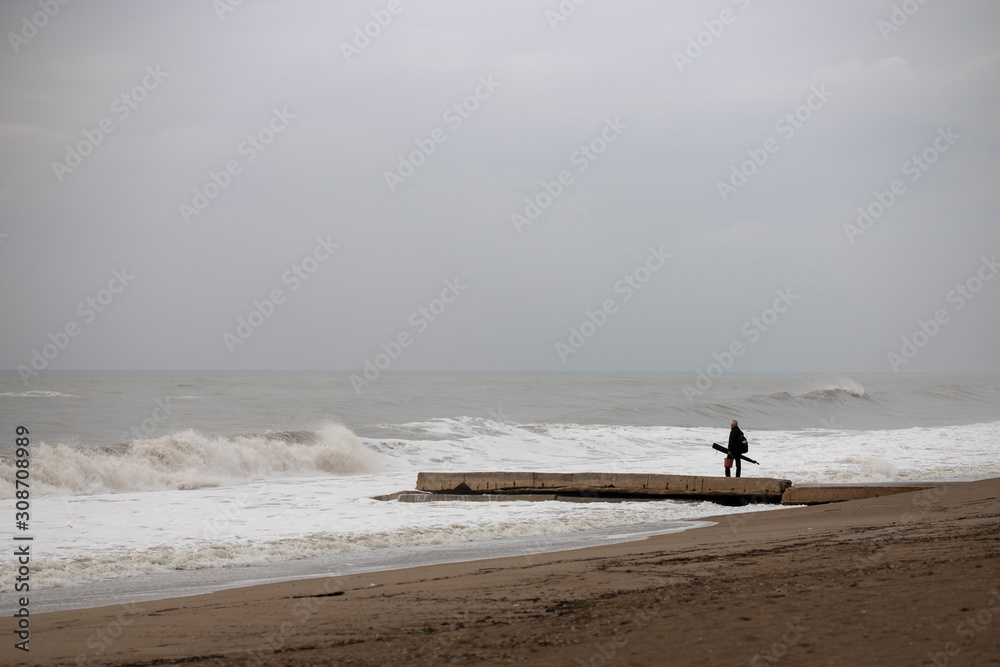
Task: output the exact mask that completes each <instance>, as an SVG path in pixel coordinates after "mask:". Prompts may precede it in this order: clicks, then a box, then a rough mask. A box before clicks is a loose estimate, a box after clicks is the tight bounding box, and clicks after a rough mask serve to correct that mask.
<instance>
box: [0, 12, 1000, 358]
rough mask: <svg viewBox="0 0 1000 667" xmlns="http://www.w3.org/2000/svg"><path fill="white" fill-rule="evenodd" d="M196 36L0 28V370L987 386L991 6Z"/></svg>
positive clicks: (630, 15)
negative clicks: (820, 377) (434, 373)
mask: <svg viewBox="0 0 1000 667" xmlns="http://www.w3.org/2000/svg"><path fill="white" fill-rule="evenodd" d="M231 4H233V2H230V3H227V0H218V1H217V2H215V3H214V4H213V2H212V1H211V0H188V1H182V2H169V3H168V2H125V1H120V2H69V3H68V4H66V5H62V4H59V2H57V0H42V1H39V0H35V1H34V2H29V1H27V0H17V1H12V2H4V3H3V5H2V9H0V28H2V31H3V33H4V40H3V44H2V45H0V52H2V54H3V55H2V58H0V81H2V88H0V155H2V157H0V319H2V322H3V331H2V338H0V367H2V368H8V369H14V368H17V367H18V366H22V367H24V368H30V367H31V366H32V364H33V363H34V365H35V367H36V368H37V367H43V366H44V367H45V368H47V369H94V368H106V369H316V370H327V369H331V370H336V369H342V370H355V369H361V368H363V367H364V366H365V363H366V360H367V361H369V362H371V363H372V364H375V363H376V362H378V363H379V364H380V365H381V366H383V367H387V368H389V369H390V370H479V369H482V370H570V371H580V370H665V371H685V372H695V371H697V370H698V369H707V368H708V367H709V365H710V364H711V363H713V362H715V360H716V359H719V361H718V362H717V363H723V364H725V363H729V359H728V358H727V355H728V354H730V353H731V352H730V351H733V352H739V354H738V355H736V356H734V357H733V358H732V360H731V364H730V365H731V367H732V370H735V371H831V372H850V371H853V372H856V371H876V372H891V371H893V370H899V371H901V372H905V371H952V370H953V371H994V372H995V371H1000V348H998V346H997V332H998V331H1000V307H998V306H1000V279H997V280H992V278H993V277H994V274H995V273H996V272H997V271H998V268H997V267H995V266H994V265H993V264H992V258H994V257H996V256H997V255H998V254H1000V231H998V230H1000V227H998V224H997V222H998V211H1000V199H998V195H997V191H998V176H1000V168H998V158H1000V141H998V139H1000V131H998V124H997V121H996V118H997V110H998V108H1000V3H997V2H995V0H982V1H972V0H960V1H951V2H927V3H925V4H919V3H917V2H916V0H908V1H907V2H902V3H898V2H897V4H896V5H895V7H896V8H895V9H894V5H893V3H892V2H890V1H889V0H878V1H875V2H872V1H870V0H863V1H862V0H850V1H844V0H837V1H836V2H834V1H832V0H829V1H826V2H809V3H803V2H793V1H791V0H784V1H781V0H759V1H757V0H754V1H752V2H750V1H747V0H737V1H730V0H714V1H712V2H654V1H653V0H648V1H638V0H633V1H620V0H616V1H615V2H610V1H608V0H590V1H589V2H584V3H583V4H581V5H579V6H577V5H575V4H574V3H573V2H571V0H564V1H563V2H562V3H561V4H560V3H559V2H558V1H557V0H548V1H527V0H513V1H511V0H504V1H503V2H499V1H497V2H445V1H431V0H427V1H418V2H410V1H407V0H399V2H389V1H388V0H385V1H383V0H377V1H375V0H373V1H365V2H353V1H352V2H347V1H339V0H338V1H336V2H333V1H329V2H319V1H310V0H301V1H291V2H288V1H284V2H265V1H264V0H244V1H243V2H242V3H241V4H239V5H235V6H231ZM560 7H562V10H560ZM571 10H572V11H571ZM907 11H909V12H910V13H909V14H908V13H906V12H907ZM46 12H47V13H46ZM366 32H367V33H368V34H366ZM456 105H457V106H456ZM914 158H916V160H914ZM560 179H561V180H560ZM894 182H895V183H894ZM894 188H895V192H893V189H894ZM880 199H881V200H882V202H881V203H879V200H880ZM535 206H537V207H538V208H537V209H536V208H534V207H535ZM859 208H861V209H862V210H867V211H869V215H871V217H870V218H862V219H861V221H860V223H859ZM984 258H985V260H986V261H985V262H984ZM296 267H298V268H297V269H296ZM303 276H305V278H303ZM626 277H628V280H626ZM629 281H631V282H632V283H633V285H634V286H633V285H630V284H629ZM959 286H961V290H959V289H958V288H959ZM276 290H278V291H280V293H278V294H277V296H278V299H277V301H272V297H273V296H275V295H276V294H275V291H276ZM977 290H978V291H977ZM963 292H964V295H963ZM88 299H89V300H92V301H90V302H88ZM255 302H256V303H255ZM421 309H424V312H421ZM588 312H589V315H588ZM255 313H256V314H255ZM241 318H242V320H243V321H242V322H241ZM753 318H757V320H756V321H755V320H754V319H753ZM920 322H923V323H924V324H923V326H921V324H920ZM588 323H589V324H588ZM255 325H257V326H255ZM574 331H575V332H576V333H574ZM904 337H905V338H906V339H907V341H908V342H906V341H904V340H903V338H904ZM393 341H396V343H395V344H393ZM401 343H402V344H401ZM383 344H384V345H383ZM908 344H909V345H912V347H908ZM396 345H399V347H398V348H397V347H396ZM46 346H47V347H46ZM379 354H383V355H385V356H383V357H381V358H378V355H379ZM893 355H895V361H894V356H893ZM33 359H34V361H33Z"/></svg>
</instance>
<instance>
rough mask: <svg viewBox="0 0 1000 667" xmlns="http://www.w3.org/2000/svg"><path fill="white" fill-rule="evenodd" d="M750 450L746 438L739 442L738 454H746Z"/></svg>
mask: <svg viewBox="0 0 1000 667" xmlns="http://www.w3.org/2000/svg"><path fill="white" fill-rule="evenodd" d="M749 451H750V443H748V442H747V439H746V438H743V441H742V442H741V443H740V454H746V453H747V452H749Z"/></svg>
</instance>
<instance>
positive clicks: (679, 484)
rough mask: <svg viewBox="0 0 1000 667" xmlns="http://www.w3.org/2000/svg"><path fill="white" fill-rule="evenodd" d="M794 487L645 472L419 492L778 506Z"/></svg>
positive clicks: (429, 485) (512, 479)
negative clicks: (741, 501)
mask: <svg viewBox="0 0 1000 667" xmlns="http://www.w3.org/2000/svg"><path fill="white" fill-rule="evenodd" d="M791 485H792V483H791V482H790V481H789V480H787V479H771V478H767V477H703V476H697V475H657V474H653V475H650V474H646V473H598V472H580V473H558V472H466V473H454V472H444V473H437V472H422V473H419V474H418V475H417V489H419V490H421V491H430V492H433V493H442V492H444V493H448V492H451V493H457V494H460V495H461V494H474V493H497V494H538V493H555V494H557V495H575V496H592V497H597V496H613V497H630V496H632V497H658V498H713V499H714V498H720V499H721V498H733V499H745V500H747V501H748V502H753V501H759V502H777V501H778V500H779V499H780V498H781V497H782V494H783V493H784V492H785V490H786V489H788V488H789V487H790V486H791Z"/></svg>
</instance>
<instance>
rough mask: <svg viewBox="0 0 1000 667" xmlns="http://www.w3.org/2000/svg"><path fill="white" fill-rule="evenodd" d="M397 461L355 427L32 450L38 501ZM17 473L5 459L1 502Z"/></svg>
mask: <svg viewBox="0 0 1000 667" xmlns="http://www.w3.org/2000/svg"><path fill="white" fill-rule="evenodd" d="M392 464H393V461H392V460H391V459H388V458H386V457H384V456H382V455H380V454H378V453H376V452H373V451H371V450H369V449H367V448H366V447H364V446H363V445H362V444H361V443H359V442H358V439H357V438H356V437H355V435H354V433H352V432H351V431H350V430H349V429H347V428H345V427H343V426H329V427H328V428H325V429H323V430H322V431H318V432H311V431H300V432H280V433H269V434H249V435H235V436H208V435H203V434H201V433H198V432H196V431H191V430H188V431H181V432H179V433H173V434H171V435H165V436H161V437H158V438H151V439H148V440H136V441H135V442H131V443H126V444H123V445H118V446H114V447H78V446H72V445H63V444H59V445H47V444H44V443H41V444H37V445H33V446H32V449H31V489H32V493H33V495H38V496H45V495H93V494H101V493H122V492H132V491H163V490H170V489H175V490H184V489H199V488H204V487H212V486H220V485H231V484H240V483H245V482H249V481H253V480H259V479H277V478H283V477H296V476H299V477H303V476H312V475H317V474H323V473H327V474H331V475H352V474H358V473H364V472H373V471H377V470H384V469H388V468H389V467H391V465H392ZM14 472H15V468H14V466H13V462H12V460H11V459H10V457H9V456H7V457H5V458H4V459H0V498H13V497H14V488H13V480H14Z"/></svg>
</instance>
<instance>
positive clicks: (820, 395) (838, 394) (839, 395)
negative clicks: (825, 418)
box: [799, 387, 868, 401]
mask: <svg viewBox="0 0 1000 667" xmlns="http://www.w3.org/2000/svg"><path fill="white" fill-rule="evenodd" d="M799 398H801V399H803V400H812V401H841V400H845V399H847V400H850V399H852V398H868V394H866V393H865V390H864V389H863V388H862V389H842V388H840V387H834V388H832V389H817V390H815V391H810V392H808V393H806V394H802V395H801V396H799Z"/></svg>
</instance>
